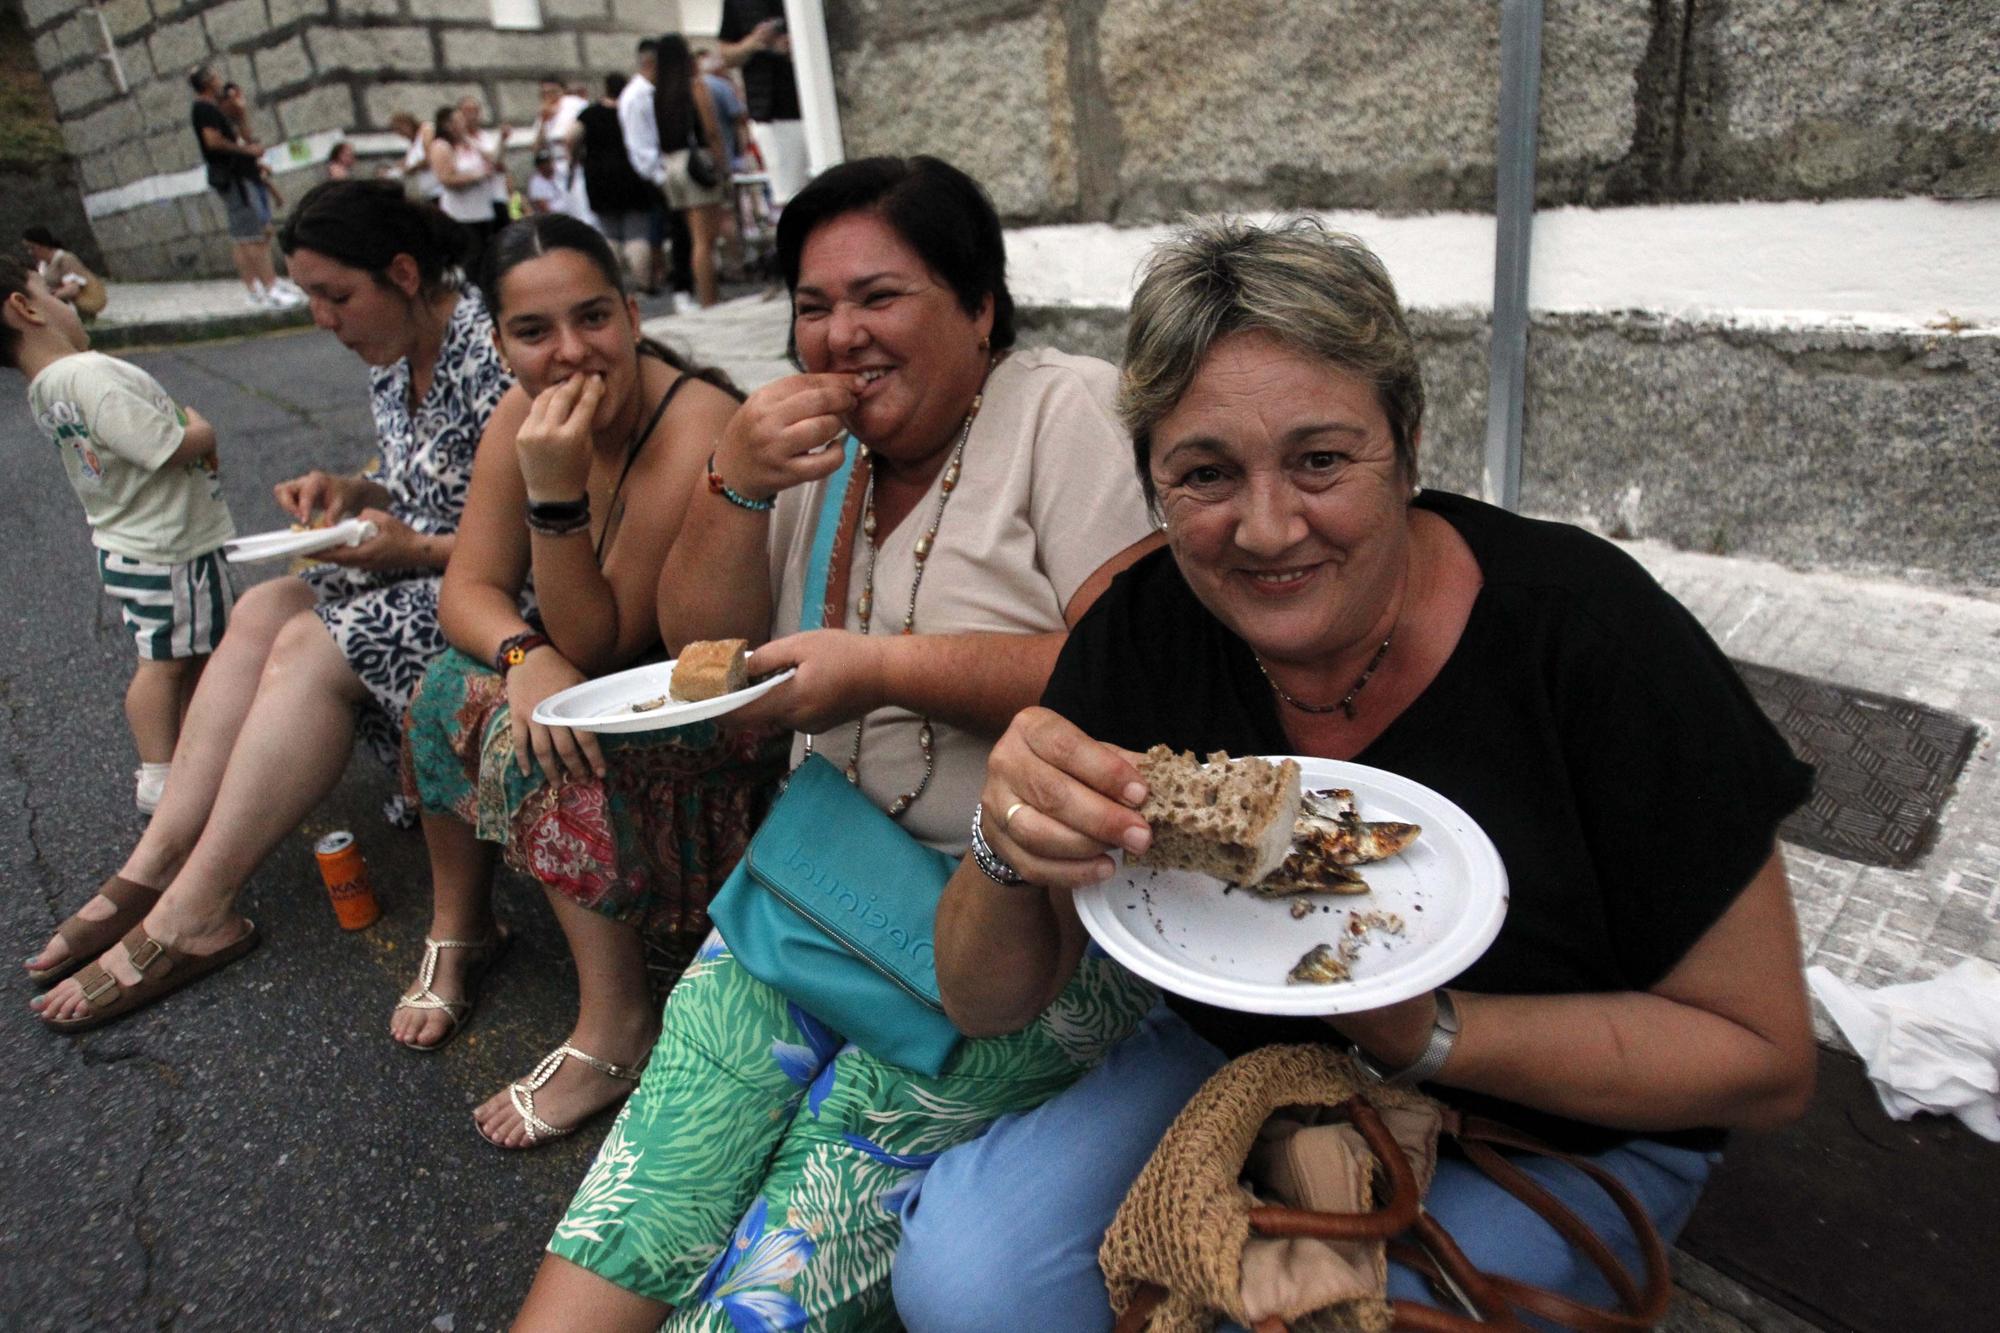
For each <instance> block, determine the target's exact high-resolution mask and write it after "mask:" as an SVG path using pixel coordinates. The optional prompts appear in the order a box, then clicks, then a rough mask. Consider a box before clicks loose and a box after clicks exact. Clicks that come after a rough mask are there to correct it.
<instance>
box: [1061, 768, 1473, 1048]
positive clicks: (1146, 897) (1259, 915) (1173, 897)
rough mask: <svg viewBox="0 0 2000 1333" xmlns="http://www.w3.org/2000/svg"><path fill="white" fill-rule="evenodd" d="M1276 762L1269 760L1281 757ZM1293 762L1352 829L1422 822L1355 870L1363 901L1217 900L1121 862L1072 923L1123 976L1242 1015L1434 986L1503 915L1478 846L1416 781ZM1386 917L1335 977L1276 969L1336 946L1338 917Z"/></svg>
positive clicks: (1344, 1008)
mask: <svg viewBox="0 0 2000 1333" xmlns="http://www.w3.org/2000/svg"><path fill="white" fill-rule="evenodd" d="M1282 757H1283V756H1272V758H1274V759H1276V758H1282ZM1294 758H1297V760H1298V765H1299V768H1300V770H1301V772H1302V773H1303V776H1304V779H1305V786H1306V788H1307V789H1308V790H1314V789H1320V788H1326V787H1347V788H1350V789H1352V790H1353V792H1354V799H1355V802H1356V804H1357V805H1358V806H1359V808H1360V812H1361V817H1362V818H1363V819H1366V820H1399V821H1404V822H1408V823H1413V824H1421V825H1423V830H1424V831H1423V836H1421V837H1420V838H1418V839H1417V841H1416V842H1415V843H1414V844H1413V845H1411V846H1410V847H1409V849H1408V850H1406V851H1404V852H1403V853H1402V854H1401V855H1400V856H1394V857H1391V858H1390V859H1388V860H1386V861H1378V862H1376V863H1375V864H1373V865H1365V866H1357V867H1355V869H1356V870H1357V871H1358V872H1359V873H1360V874H1361V876H1362V877H1363V878H1364V879H1366V880H1367V881H1368V883H1369V886H1370V890H1371V891H1370V892H1368V893H1363V894H1355V895H1352V896H1338V895H1331V894H1325V895H1321V894H1315V895H1312V897H1311V899H1310V901H1311V903H1312V905H1313V908H1314V910H1313V911H1312V912H1311V913H1309V914H1308V915H1306V916H1305V917H1304V918H1303V919H1298V920H1294V919H1293V917H1292V915H1291V904H1292V901H1293V900H1292V899H1289V898H1275V899H1264V898H1259V897H1257V896H1256V895H1255V894H1253V893H1249V892H1247V891H1245V890H1243V889H1231V890H1229V891H1227V892H1225V891H1224V885H1223V884H1222V882H1221V881H1220V880H1217V879H1213V878H1211V877H1209V876H1207V875H1198V874H1195V873H1193V872H1191V871H1184V870H1152V869H1149V868H1147V867H1145V866H1137V865H1133V866H1121V867H1120V868H1119V870H1118V872H1117V873H1116V874H1114V875H1113V876H1112V877H1111V878H1110V879H1108V880H1106V881H1104V882H1103V883H1102V884H1097V885H1093V886H1091V887H1089V888H1086V889H1082V890H1079V891H1078V893H1077V895H1076V906H1077V911H1078V913H1079V914H1080V915H1081V916H1082V918H1083V924H1084V928H1085V929H1087V930H1088V931H1089V932H1090V935H1091V938H1092V939H1095V940H1096V941H1097V942H1098V944H1099V945H1101V946H1102V947H1103V949H1104V951H1105V952H1106V953H1108V954H1110V955H1111V956H1112V957H1113V958H1116V959H1117V960H1118V961H1119V962H1121V963H1123V964H1124V965H1125V966H1126V967H1128V968H1130V969H1132V971H1134V972H1136V973H1138V974H1139V975H1140V976H1142V977H1145V978H1146V979H1147V980H1149V981H1151V982H1153V983H1154V984H1156V985H1158V986H1161V987H1163V988H1164V989H1166V990H1170V991H1173V992H1174V993H1175V994H1178V995H1185V996H1187V997H1188V998H1190V999H1194V1000H1200V1001H1202V1002H1203V1003H1206V1004H1213V1005H1219V1006H1221V1007H1223V1008H1225V1009H1238V1010H1242V1011H1245V1012H1247V1013H1255V1014H1340V1013H1357V1012H1360V1011H1361V1010H1365V1009H1376V1008H1380V1007H1381V1006H1383V1005H1385V1004H1394V1003H1395V1002H1396V1001H1398V1000H1407V999H1409V998H1411V997H1412V996H1415V995H1421V994H1423V993H1424V992H1425V991H1427V990H1431V989H1434V988H1435V987H1438V986H1441V985H1444V984H1445V983H1446V982H1448V981H1450V980H1451V979H1452V978H1453V977H1456V976H1457V975H1458V974H1459V973H1461V972H1463V971H1464V970H1465V969H1466V968H1468V967H1470V966H1471V965H1472V963H1473V962H1474V961H1475V960H1477V959H1478V957H1479V956H1480V955H1481V954H1483V953H1485V952H1486V948H1487V946H1488V945H1490V944H1492V943H1493V937H1494V936H1496V935H1498V934H1499V933H1500V923H1501V921H1502V920H1504V919H1505V917H1506V915H1507V871H1506V868H1505V867H1504V866H1502V865H1501V863H1500V854H1499V852H1497V851H1495V850H1494V847H1493V843H1492V840H1491V839H1489V838H1488V837H1487V836H1486V834H1485V833H1484V831H1482V830H1481V829H1480V827H1479V826H1478V825H1477V824H1475V823H1473V822H1472V819H1471V817H1470V816H1469V815H1467V814H1466V813H1465V812H1464V811H1463V810H1461V809H1459V808H1458V806H1457V805H1455V804H1453V803H1452V802H1451V801H1449V800H1447V799H1446V798H1445V797H1443V796H1441V795H1439V794H1438V793H1437V792H1434V791H1432V790H1431V789H1430V788H1428V787H1425V786H1423V785H1422V784H1420V783H1416V782H1412V781H1410V780H1409V779H1408V778H1404V777H1399V776H1397V775H1396V774H1394V773H1390V772H1386V771H1384V770H1382V769H1379V768H1370V767H1368V766H1367V765H1365V764H1352V763H1343V762H1341V761H1338V760H1333V759H1312V758H1307V757H1303V756H1294ZM1368 911H1379V912H1393V913H1395V914H1396V915H1397V916H1400V917H1401V918H1402V919H1403V931H1402V933H1401V934H1400V935H1398V934H1393V933H1390V932H1388V931H1385V930H1382V929H1380V928H1377V929H1375V930H1372V931H1370V932H1369V933H1368V934H1367V935H1366V936H1364V937H1363V940H1362V944H1361V952H1360V955H1359V956H1358V957H1357V958H1356V959H1355V960H1354V962H1353V963H1352V964H1351V965H1350V966H1351V971H1352V975H1351V977H1350V978H1349V979H1348V980H1346V981H1335V982H1327V983H1323V984H1313V983H1304V982H1293V981H1289V980H1287V975H1286V974H1287V973H1289V972H1290V971H1291V969H1292V967H1293V966H1294V965H1295V964H1296V963H1297V962H1298V961H1299V959H1300V958H1301V957H1302V956H1303V955H1304V954H1305V953H1306V952H1307V951H1308V950H1309V949H1311V948H1312V947H1313V946H1314V945H1315V944H1322V943H1324V944H1330V945H1334V946H1336V947H1338V945H1339V944H1340V942H1341V939H1342V938H1343V936H1344V934H1345V932H1346V930H1347V923H1348V916H1349V914H1350V913H1351V912H1368Z"/></svg>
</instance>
